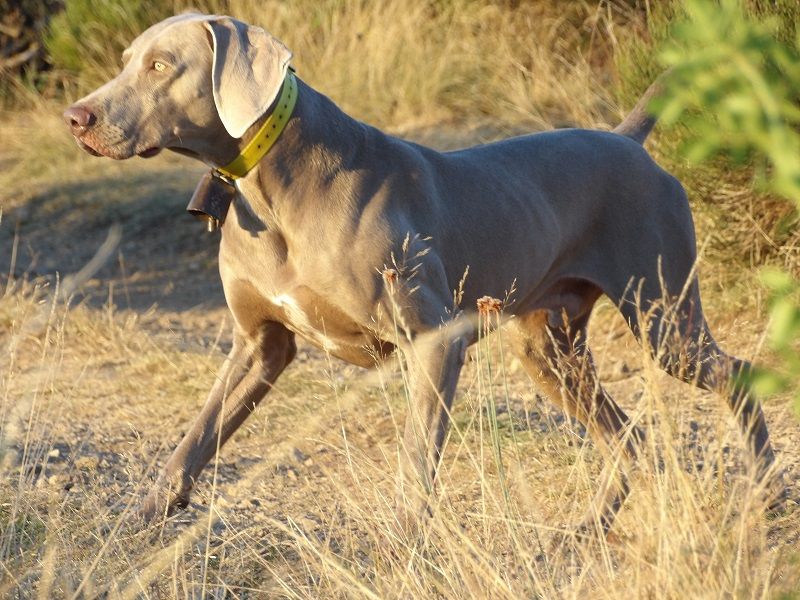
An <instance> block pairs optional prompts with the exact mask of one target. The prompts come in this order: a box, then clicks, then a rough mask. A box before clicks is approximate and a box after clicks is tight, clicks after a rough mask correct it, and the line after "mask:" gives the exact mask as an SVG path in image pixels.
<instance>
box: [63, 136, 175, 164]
mask: <svg viewBox="0 0 800 600" xmlns="http://www.w3.org/2000/svg"><path fill="white" fill-rule="evenodd" d="M75 140H76V141H77V142H78V146H80V147H81V149H82V150H84V151H85V152H87V153H89V154H91V155H92V156H105V157H106V158H112V159H114V160H125V159H126V158H130V157H131V156H134V155H135V156H140V157H141V158H151V157H153V156H155V155H156V154H158V153H159V152H161V150H162V149H161V148H160V147H158V146H153V147H150V148H145V149H144V150H139V151H134V152H132V153H131V154H128V153H120V152H115V151H114V149H112V148H103V147H102V146H98V145H95V146H93V145H91V144H89V143H88V142H87V141H86V140H84V139H83V138H79V137H76V138H75Z"/></svg>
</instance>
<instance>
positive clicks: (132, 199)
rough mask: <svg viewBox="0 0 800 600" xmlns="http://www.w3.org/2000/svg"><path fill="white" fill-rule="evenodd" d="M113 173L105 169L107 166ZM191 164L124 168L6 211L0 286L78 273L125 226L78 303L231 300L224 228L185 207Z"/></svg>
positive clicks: (0, 234)
mask: <svg viewBox="0 0 800 600" xmlns="http://www.w3.org/2000/svg"><path fill="white" fill-rule="evenodd" d="M105 172H106V173H107V170H106V171H105ZM200 174H201V173H200V172H196V170H194V169H186V168H185V167H183V168H182V167H181V166H176V167H175V168H174V169H158V170H155V169H154V170H147V171H145V170H139V169H137V170H136V171H134V172H131V171H130V170H125V171H123V172H122V173H120V174H119V176H108V175H105V176H98V177H93V178H85V179H84V180H82V181H77V182H68V183H59V184H54V185H51V186H49V187H48V188H45V189H43V190H40V191H37V192H36V193H35V194H33V195H32V196H31V197H30V198H29V199H27V200H26V201H24V202H18V203H16V204H17V206H16V207H15V208H13V209H11V210H7V211H6V214H5V215H4V216H3V219H2V222H0V273H2V275H0V277H2V278H3V281H1V282H0V284H2V285H3V287H5V286H6V285H7V283H8V282H7V278H8V277H9V275H10V277H11V278H13V279H15V280H21V279H25V278H28V279H34V278H44V279H49V280H52V281H53V282H54V281H55V279H56V277H59V278H60V279H61V280H63V278H64V277H65V276H67V275H69V274H73V273H76V272H78V271H79V270H80V269H81V268H83V267H84V265H86V264H87V263H88V262H89V261H90V260H91V259H92V257H93V256H94V255H95V253H96V252H97V250H98V248H99V247H100V246H101V245H102V244H103V241H104V240H105V239H106V237H107V236H108V232H109V229H110V228H112V226H113V225H115V224H118V225H119V226H120V227H121V230H122V238H121V241H120V243H119V244H118V245H117V246H116V248H114V249H113V250H112V252H111V253H110V254H109V256H108V257H107V259H106V261H105V262H104V264H102V266H101V267H100V268H99V270H97V272H96V273H94V274H93V275H92V277H91V279H90V280H89V281H88V282H86V284H85V285H83V286H82V287H81V288H80V289H79V290H78V291H77V293H76V298H75V299H73V302H75V301H79V302H84V303H87V304H89V305H90V306H93V307H100V306H104V305H106V304H107V303H108V301H109V297H111V298H112V302H113V303H114V304H115V305H116V306H117V307H118V308H129V309H132V310H135V311H143V310H146V309H148V308H149V307H151V306H152V305H153V304H158V305H159V307H160V308H162V309H165V310H168V311H182V310H186V309H189V308H194V307H203V308H208V309H213V308H221V307H223V306H224V305H225V299H224V296H223V294H222V287H221V284H220V282H219V275H218V273H217V253H218V248H219V235H220V234H219V232H214V233H209V232H208V231H206V227H205V224H204V223H203V222H201V221H199V220H197V219H195V218H193V217H192V216H191V215H189V214H188V213H187V212H186V211H185V208H186V204H187V202H188V201H189V198H190V197H191V195H192V191H193V189H194V185H195V184H196V182H197V180H198V179H199V177H200Z"/></svg>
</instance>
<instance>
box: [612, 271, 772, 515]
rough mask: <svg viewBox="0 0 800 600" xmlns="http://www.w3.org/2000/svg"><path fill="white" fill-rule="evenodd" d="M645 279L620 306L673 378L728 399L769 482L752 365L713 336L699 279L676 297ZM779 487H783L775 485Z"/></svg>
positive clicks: (760, 476)
mask: <svg viewBox="0 0 800 600" xmlns="http://www.w3.org/2000/svg"><path fill="white" fill-rule="evenodd" d="M663 287H664V283H663V281H662V282H661V283H660V284H659V285H656V284H654V283H653V282H649V281H643V282H642V283H641V285H639V286H638V287H637V288H636V293H635V294H629V299H628V301H623V302H621V303H620V309H621V311H622V313H623V315H624V316H625V318H626V320H627V321H628V324H629V325H630V327H631V329H632V330H633V332H634V333H635V334H636V335H637V336H638V337H639V339H640V340H641V342H642V344H643V345H644V346H646V347H647V348H648V350H649V351H650V353H651V355H652V356H653V358H654V359H655V360H656V361H657V362H658V364H659V365H660V366H661V368H663V369H664V370H665V371H666V372H667V373H669V374H670V375H672V376H673V377H675V378H677V379H680V380H681V381H685V382H686V383H691V384H692V385H695V386H697V387H699V388H702V389H704V390H708V391H714V392H717V393H719V394H721V395H723V396H724V397H726V398H727V401H728V406H729V407H730V409H731V410H732V411H733V413H734V415H735V416H736V418H737V420H738V423H739V427H740V429H741V431H742V433H743V434H744V437H745V439H746V441H747V445H748V448H749V450H750V452H751V453H752V456H753V459H754V461H755V466H756V477H757V479H758V480H760V481H763V482H764V483H770V482H769V481H768V479H767V478H768V477H770V475H771V467H772V465H773V463H774V461H775V455H774V452H773V450H772V445H771V444H770V440H769V433H768V431H767V422H766V419H765V418H764V412H763V411H762V409H761V405H760V403H759V402H758V400H757V399H756V398H755V396H754V395H753V394H752V392H751V391H750V389H749V386H748V382H747V376H748V374H749V373H750V371H751V366H750V364H749V363H748V362H747V361H745V360H741V359H739V358H736V357H735V356H730V355H728V354H726V353H725V352H724V351H723V350H722V349H721V348H720V347H719V346H718V345H717V343H716V342H715V341H714V338H713V337H712V336H711V333H710V331H709V328H708V324H707V322H706V320H705V317H704V316H703V310H702V306H701V302H700V293H699V288H698V284H697V280H696V279H695V278H694V277H692V279H691V280H690V283H689V284H688V285H687V286H685V289H684V290H683V292H682V293H681V294H680V295H678V296H677V297H675V296H672V297H670V295H669V294H668V293H665V292H663V291H662V289H663ZM780 479H781V478H780V476H778V477H777V478H776V481H774V482H772V483H775V484H777V485H776V486H775V487H773V486H770V487H771V488H772V490H771V492H770V493H771V494H774V495H773V497H772V498H771V499H770V500H771V502H772V504H773V507H774V508H780V506H781V504H782V503H783V499H784V496H785V491H784V489H783V484H782V481H778V480H780ZM777 488H780V489H777Z"/></svg>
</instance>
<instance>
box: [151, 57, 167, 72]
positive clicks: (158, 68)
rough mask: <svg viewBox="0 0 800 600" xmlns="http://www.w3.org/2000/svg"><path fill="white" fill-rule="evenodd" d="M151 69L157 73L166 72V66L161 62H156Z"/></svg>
mask: <svg viewBox="0 0 800 600" xmlns="http://www.w3.org/2000/svg"><path fill="white" fill-rule="evenodd" d="M153 69H155V70H156V71H158V72H159V73H163V72H164V71H166V70H167V65H165V64H164V63H163V62H161V61H160V60H157V61H155V62H154V63H153Z"/></svg>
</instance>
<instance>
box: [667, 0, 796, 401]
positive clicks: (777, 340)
mask: <svg viewBox="0 0 800 600" xmlns="http://www.w3.org/2000/svg"><path fill="white" fill-rule="evenodd" d="M684 9H685V13H684V16H683V17H682V18H681V19H679V20H678V21H677V22H676V24H675V26H674V28H673V35H672V40H671V41H669V42H668V43H666V44H665V45H664V48H663V50H662V52H661V53H660V58H661V60H662V61H663V63H664V64H665V65H666V66H669V67H671V68H672V71H671V73H670V74H669V77H668V80H667V86H666V92H667V93H666V94H665V96H664V98H663V99H662V101H661V102H660V103H657V104H656V106H655V108H657V109H658V110H659V113H660V116H661V119H662V120H663V121H664V122H665V123H666V124H667V125H669V124H675V123H677V122H682V123H683V124H684V125H685V126H686V128H687V131H688V132H690V133H689V134H688V135H687V136H686V137H685V138H684V144H683V147H684V150H685V155H686V156H687V157H688V158H689V159H690V160H691V161H692V162H701V161H706V160H709V159H719V158H720V157H721V158H723V159H724V161H725V162H726V163H728V164H734V165H752V166H754V168H755V173H756V174H757V176H758V183H759V184H760V185H761V187H763V188H766V189H769V190H770V191H771V192H773V193H774V194H777V195H779V196H780V197H782V198H784V199H786V200H789V201H790V202H791V205H790V208H789V213H788V214H789V215H790V216H789V217H788V218H787V220H786V222H785V223H784V225H783V226H784V227H785V228H786V230H787V231H794V232H795V233H796V229H797V227H796V224H797V214H798V210H800V131H798V129H800V108H799V107H798V94H799V93H800V36H798V35H797V32H796V31H795V29H794V24H791V25H788V24H787V23H786V22H785V21H782V20H781V19H779V18H778V17H777V15H781V16H784V17H785V16H786V15H789V16H790V17H792V18H794V17H796V16H798V15H799V14H800V7H798V5H797V3H791V4H790V3H785V2H770V3H769V5H767V3H766V2H750V3H743V2H742V1H741V0H720V2H708V1H703V0H687V1H686V3H685V4H684ZM789 267H796V264H791V263H790V264H789ZM763 280H764V283H765V284H766V285H767V287H768V288H769V289H770V290H771V303H770V304H771V326H770V331H769V341H770V344H771V347H772V349H773V350H774V352H775V353H776V355H777V357H778V359H779V361H780V364H779V366H778V368H777V369H775V370H773V371H769V372H766V371H764V372H761V373H758V374H757V377H756V379H755V381H754V383H755V385H756V390H757V391H759V392H761V393H763V394H770V393H775V392H779V391H786V390H791V391H792V392H793V393H794V395H795V399H796V405H797V407H798V409H799V410H800V385H798V381H800V356H798V342H799V341H800V306H798V303H797V299H798V294H800V283H798V280H797V278H796V273H795V275H794V276H793V275H792V274H790V273H785V272H780V271H776V270H769V271H765V272H764V274H763Z"/></svg>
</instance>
